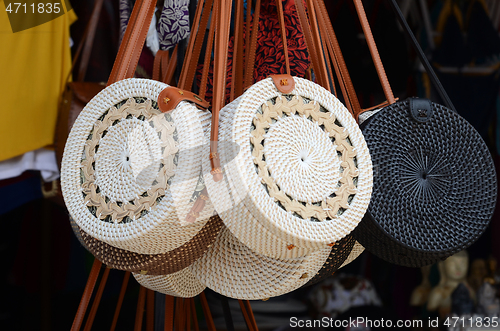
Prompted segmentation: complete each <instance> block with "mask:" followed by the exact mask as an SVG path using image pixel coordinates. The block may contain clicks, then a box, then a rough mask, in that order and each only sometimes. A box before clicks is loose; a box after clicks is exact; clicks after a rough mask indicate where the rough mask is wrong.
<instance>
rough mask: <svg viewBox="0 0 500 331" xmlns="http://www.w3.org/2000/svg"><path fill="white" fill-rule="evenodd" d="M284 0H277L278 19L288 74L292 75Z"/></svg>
mask: <svg viewBox="0 0 500 331" xmlns="http://www.w3.org/2000/svg"><path fill="white" fill-rule="evenodd" d="M281 1H282V0H276V10H277V11H278V21H279V23H280V30H281V41H282V43H283V54H284V55H285V68H286V74H287V75H289V76H290V62H289V61H288V46H287V42H286V26H285V16H284V15H283V3H282V2H281Z"/></svg>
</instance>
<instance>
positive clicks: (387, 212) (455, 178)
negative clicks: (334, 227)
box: [353, 101, 497, 267]
mask: <svg viewBox="0 0 500 331" xmlns="http://www.w3.org/2000/svg"><path fill="white" fill-rule="evenodd" d="M362 127H363V133H364V135H365V139H366V141H367V143H368V147H369V149H370V154H371V157H372V160H373V164H374V168H375V169H376V171H375V178H374V186H373V197H372V201H371V203H370V206H369V208H368V211H367V214H366V216H365V217H364V219H363V221H362V222H361V223H360V224H359V226H358V227H357V228H356V230H355V231H354V232H353V234H354V236H355V238H356V240H358V241H359V242H360V243H361V244H362V245H363V246H364V247H365V248H366V249H368V250H369V251H371V252H373V253H374V254H376V255H377V256H379V257H381V258H383V259H385V260H387V261H389V262H392V263H395V264H400V265H404V266H409V267H420V266H424V265H428V264H432V263H434V262H437V261H439V260H442V259H445V258H447V257H448V256H451V255H453V254H454V253H456V252H458V251H461V250H463V249H465V248H467V247H468V246H469V245H470V244H472V243H473V242H474V241H475V240H476V239H477V238H478V237H479V236H480V235H481V234H482V233H483V231H484V230H485V228H486V227H487V226H488V224H489V221H490V219H491V216H492V214H493V210H494V208H495V203H496V196H497V180H496V173H495V168H494V164H493V160H492V158H491V155H490V152H489V151H488V148H487V146H486V144H485V143H484V141H483V140H482V138H481V137H480V135H479V134H478V133H477V132H476V130H474V128H473V127H472V126H471V125H470V124H469V123H468V122H467V121H465V120H464V119H463V118H462V117H460V116H459V115H458V114H457V113H455V112H453V111H451V110H449V109H448V108H446V107H444V106H441V105H438V104H434V103H433V104H432V115H431V116H430V118H429V119H428V120H427V121H426V122H423V123H421V122H417V121H415V120H413V118H412V116H411V115H410V111H409V104H408V101H402V102H397V103H395V104H393V105H391V106H388V107H386V108H384V109H383V110H382V111H380V112H379V113H378V114H377V115H375V116H373V117H371V118H370V119H369V120H367V121H366V122H365V123H363V126H362Z"/></svg>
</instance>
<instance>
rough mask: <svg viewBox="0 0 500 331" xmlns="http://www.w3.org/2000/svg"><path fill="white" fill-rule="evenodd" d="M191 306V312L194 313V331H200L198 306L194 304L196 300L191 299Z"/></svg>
mask: <svg viewBox="0 0 500 331" xmlns="http://www.w3.org/2000/svg"><path fill="white" fill-rule="evenodd" d="M190 305H191V311H192V316H193V325H194V330H195V331H200V327H199V326H198V317H197V315H196V306H195V304H194V298H191V300H190Z"/></svg>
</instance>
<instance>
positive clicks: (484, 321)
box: [443, 316, 500, 328]
mask: <svg viewBox="0 0 500 331" xmlns="http://www.w3.org/2000/svg"><path fill="white" fill-rule="evenodd" d="M443 324H444V325H445V326H446V327H448V328H457V327H460V328H482V327H484V328H498V327H499V325H500V324H499V321H498V317H496V316H495V317H484V316H472V317H458V316H452V317H448V318H446V320H445V321H444V323H443Z"/></svg>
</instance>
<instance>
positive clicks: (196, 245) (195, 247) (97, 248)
mask: <svg viewBox="0 0 500 331" xmlns="http://www.w3.org/2000/svg"><path fill="white" fill-rule="evenodd" d="M70 222H71V226H72V228H73V231H74V232H75V235H76V236H77V238H78V240H79V241H80V243H81V244H82V245H83V246H84V247H85V248H86V249H87V250H88V251H89V252H90V253H92V255H94V256H95V257H96V258H97V259H98V260H99V261H101V262H102V263H104V264H105V265H107V266H108V267H110V268H114V269H118V270H124V271H132V272H138V273H139V272H143V273H144V272H146V273H147V274H148V275H167V274H171V273H174V272H177V271H180V270H182V269H184V268H186V267H188V266H189V265H190V264H191V263H193V262H194V261H196V260H197V259H198V258H199V257H200V256H201V255H202V254H203V253H204V252H205V251H206V250H207V248H208V247H209V246H210V245H211V244H212V243H213V242H214V240H215V238H216V237H217V234H218V233H219V231H220V229H221V227H222V220H221V219H220V218H219V217H212V218H211V219H210V221H209V222H207V224H205V226H204V227H203V228H202V229H201V231H200V232H198V233H197V234H196V235H195V236H194V237H193V238H192V239H191V240H190V241H188V242H187V243H185V244H184V245H182V246H180V247H178V248H176V249H174V250H172V251H170V252H167V253H163V254H139V253H134V252H130V251H127V250H124V249H120V248H116V247H113V246H111V245H109V244H106V243H105V242H103V241H100V240H97V239H95V238H94V237H92V236H90V235H88V234H87V233H85V232H84V231H83V230H82V229H80V228H79V227H78V225H77V224H76V222H75V221H74V220H73V219H70Z"/></svg>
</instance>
